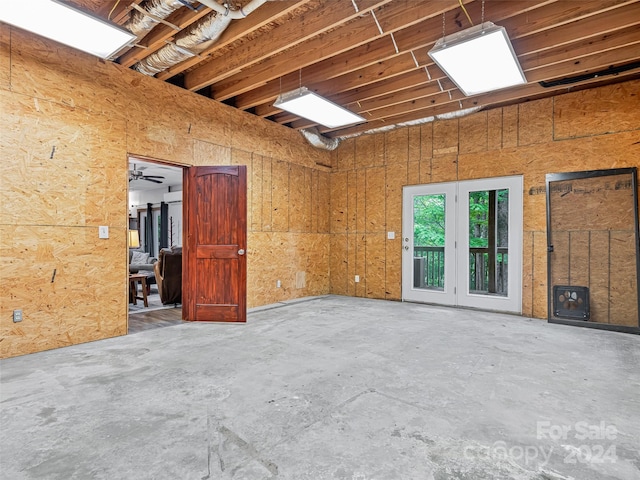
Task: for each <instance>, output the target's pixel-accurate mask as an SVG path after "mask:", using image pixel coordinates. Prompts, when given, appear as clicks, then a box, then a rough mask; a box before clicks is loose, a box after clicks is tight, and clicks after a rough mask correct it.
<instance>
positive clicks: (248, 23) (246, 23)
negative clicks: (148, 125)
mask: <svg viewBox="0 0 640 480" xmlns="http://www.w3.org/2000/svg"><path fill="white" fill-rule="evenodd" d="M310 1H311V0H280V1H277V2H267V3H265V4H264V5H262V6H261V7H260V8H258V9H257V10H256V11H254V12H253V13H251V15H249V16H248V17H247V18H243V19H242V20H240V21H233V22H231V24H230V25H229V27H227V29H226V30H225V31H224V32H222V35H220V38H219V39H218V41H217V42H216V43H214V44H213V45H212V46H211V47H209V48H207V49H206V50H204V51H203V52H201V53H200V56H199V57H193V58H189V59H187V60H185V61H183V62H180V63H178V64H177V65H174V66H173V67H171V68H169V69H167V70H165V71H163V72H160V73H158V74H157V75H156V78H159V79H160V80H166V79H168V78H171V77H174V76H176V75H178V74H179V73H182V72H184V71H185V70H187V69H189V68H191V67H194V66H196V65H197V64H199V63H201V62H202V58H203V57H209V56H211V54H212V53H213V52H215V51H216V50H220V49H221V48H223V47H226V46H227V45H230V44H231V43H233V42H235V41H237V40H239V39H241V38H243V37H245V36H246V35H249V34H251V33H253V32H255V31H256V30H259V29H260V28H262V27H264V26H265V25H268V24H269V23H271V22H273V21H274V20H276V19H277V18H280V17H283V16H285V15H288V14H290V13H291V12H292V11H294V10H295V9H297V8H300V7H301V6H303V5H305V4H306V3H309V2H310Z"/></svg>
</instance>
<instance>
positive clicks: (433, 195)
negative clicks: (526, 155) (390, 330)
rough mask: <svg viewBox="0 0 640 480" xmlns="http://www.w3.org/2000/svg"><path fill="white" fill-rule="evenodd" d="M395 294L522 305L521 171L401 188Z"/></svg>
mask: <svg viewBox="0 0 640 480" xmlns="http://www.w3.org/2000/svg"><path fill="white" fill-rule="evenodd" d="M402 217H403V220H402V222H403V227H402V230H403V235H402V298H403V300H406V301H415V302H425V303H436V304H441V305H452V306H465V307H472V308H481V309H485V310H495V311H503V312H515V313H521V311H522V177H521V176H513V177H498V178H490V179H481V180H469V181H464V182H452V183H440V184H429V185H415V186H407V187H405V188H404V192H403V211H402Z"/></svg>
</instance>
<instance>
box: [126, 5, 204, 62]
mask: <svg viewBox="0 0 640 480" xmlns="http://www.w3.org/2000/svg"><path fill="white" fill-rule="evenodd" d="M209 13H211V9H209V8H203V9H201V10H198V11H195V12H194V11H193V10H191V9H190V8H186V7H182V8H181V9H179V10H176V11H175V12H173V13H172V14H171V15H169V16H168V17H167V19H166V20H167V22H169V23H171V24H173V25H176V26H177V27H180V28H181V29H183V28H186V27H188V26H189V25H191V24H193V23H194V22H196V21H198V20H200V19H201V18H202V17H204V16H205V15H208V14H209ZM175 35H177V32H176V31H175V30H174V29H173V28H171V27H169V26H168V25H164V24H159V25H157V26H156V27H155V28H154V29H153V30H151V31H150V32H149V33H148V34H147V35H145V36H144V38H142V40H140V41H139V42H138V45H139V46H136V47H135V48H132V49H131V50H129V51H128V52H126V53H125V54H124V55H122V56H121V57H120V58H119V59H118V63H120V64H121V65H124V66H125V67H130V66H131V65H133V64H134V63H137V62H139V61H140V60H142V59H143V58H145V57H148V56H149V55H151V54H152V53H154V52H156V51H158V50H159V49H160V48H161V47H163V46H164V45H165V44H166V42H167V41H168V40H172V39H173V38H174V37H175Z"/></svg>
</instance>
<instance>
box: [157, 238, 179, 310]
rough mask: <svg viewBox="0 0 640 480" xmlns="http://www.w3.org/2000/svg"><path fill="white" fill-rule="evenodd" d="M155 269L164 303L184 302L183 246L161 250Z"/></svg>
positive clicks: (159, 291)
mask: <svg viewBox="0 0 640 480" xmlns="http://www.w3.org/2000/svg"><path fill="white" fill-rule="evenodd" d="M154 271H155V274H156V275H155V276H156V282H157V283H158V293H160V301H161V302H162V304H163V305H168V304H171V303H173V304H178V303H182V247H172V248H170V249H168V248H163V249H162V250H160V254H159V255H158V261H157V262H156V263H155V265H154Z"/></svg>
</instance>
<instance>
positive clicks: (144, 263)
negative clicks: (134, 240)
mask: <svg viewBox="0 0 640 480" xmlns="http://www.w3.org/2000/svg"><path fill="white" fill-rule="evenodd" d="M154 263H156V258H155V257H152V256H151V255H150V254H149V253H148V252H145V251H143V250H140V249H136V248H130V249H129V274H132V273H141V274H144V275H146V276H147V285H153V284H155V283H156V276H155V273H154V271H153V264H154Z"/></svg>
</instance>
